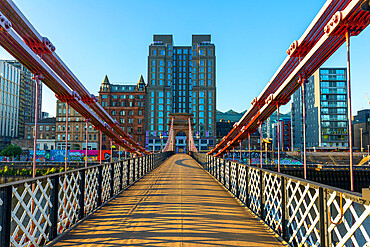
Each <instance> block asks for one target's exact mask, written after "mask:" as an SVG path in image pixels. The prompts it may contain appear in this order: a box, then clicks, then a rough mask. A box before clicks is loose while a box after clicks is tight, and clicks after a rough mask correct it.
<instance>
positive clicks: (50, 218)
mask: <svg viewBox="0 0 370 247" xmlns="http://www.w3.org/2000/svg"><path fill="white" fill-rule="evenodd" d="M172 154H173V152H163V153H158V154H151V155H146V156H138V157H136V158H130V159H124V160H120V161H116V162H112V163H104V164H97V165H93V166H89V167H86V168H85V167H83V168H78V169H74V170H71V171H65V172H62V173H55V174H50V175H46V176H41V177H36V178H30V179H25V180H19V181H16V182H10V183H6V184H1V185H0V215H1V217H0V221H1V227H0V245H1V246H10V245H14V246H30V245H33V246H40V245H45V244H49V243H51V241H54V240H55V239H57V238H59V237H61V236H62V235H63V234H65V233H66V232H68V230H70V229H71V228H73V227H74V226H76V225H77V223H78V222H80V221H81V220H83V219H85V218H86V217H88V216H89V215H91V214H93V213H94V212H95V211H96V210H98V209H99V208H100V207H102V206H104V205H105V204H106V203H107V202H108V201H109V200H111V199H113V198H114V197H115V196H117V195H118V194H119V193H121V192H122V191H124V190H125V189H127V188H128V187H129V186H131V185H133V184H134V183H135V182H136V181H138V180H139V179H140V178H141V177H143V176H144V175H145V174H147V173H149V172H150V171H152V170H153V169H155V168H156V167H158V166H159V165H160V164H162V163H163V162H164V160H166V159H167V158H168V157H170V156H171V155H172ZM25 215H27V217H25Z"/></svg>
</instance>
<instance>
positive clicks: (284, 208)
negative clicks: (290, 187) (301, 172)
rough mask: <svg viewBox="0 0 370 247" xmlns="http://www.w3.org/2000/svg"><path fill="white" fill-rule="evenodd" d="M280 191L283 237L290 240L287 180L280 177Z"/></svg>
mask: <svg viewBox="0 0 370 247" xmlns="http://www.w3.org/2000/svg"><path fill="white" fill-rule="evenodd" d="M280 186H281V187H280V189H281V205H280V207H281V235H282V238H283V239H284V240H287V239H288V227H287V224H288V218H287V216H288V214H287V213H288V212H287V205H286V198H287V194H286V187H285V178H284V177H280Z"/></svg>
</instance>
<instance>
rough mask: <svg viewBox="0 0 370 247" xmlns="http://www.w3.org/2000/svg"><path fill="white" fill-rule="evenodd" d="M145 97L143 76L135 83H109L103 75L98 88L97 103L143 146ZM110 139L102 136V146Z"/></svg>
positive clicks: (107, 146)
mask: <svg viewBox="0 0 370 247" xmlns="http://www.w3.org/2000/svg"><path fill="white" fill-rule="evenodd" d="M145 97H146V85H145V81H144V78H143V76H140V79H139V81H138V83H137V84H134V83H130V84H127V83H125V84H111V83H110V82H109V80H108V76H105V78H104V81H103V83H102V84H101V87H100V90H99V103H100V104H101V105H102V106H103V108H104V109H105V110H106V111H107V112H108V113H109V114H110V115H111V116H112V118H113V119H115V120H117V121H118V123H119V125H120V127H121V128H122V129H123V130H124V131H125V132H126V133H127V134H129V135H131V137H132V138H133V139H134V140H135V141H137V142H138V143H140V145H142V146H143V147H144V145H145V117H144V116H145ZM109 142H110V141H109V140H108V139H107V138H105V137H104V136H103V149H104V147H106V148H110V143H109Z"/></svg>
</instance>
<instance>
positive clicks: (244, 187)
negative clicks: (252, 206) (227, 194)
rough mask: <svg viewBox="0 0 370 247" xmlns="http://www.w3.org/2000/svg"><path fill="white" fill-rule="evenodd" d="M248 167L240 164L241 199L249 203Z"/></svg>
mask: <svg viewBox="0 0 370 247" xmlns="http://www.w3.org/2000/svg"><path fill="white" fill-rule="evenodd" d="M247 172H248V171H247V167H246V166H243V165H240V166H239V199H240V201H242V202H243V203H244V204H246V203H247V181H246V179H247Z"/></svg>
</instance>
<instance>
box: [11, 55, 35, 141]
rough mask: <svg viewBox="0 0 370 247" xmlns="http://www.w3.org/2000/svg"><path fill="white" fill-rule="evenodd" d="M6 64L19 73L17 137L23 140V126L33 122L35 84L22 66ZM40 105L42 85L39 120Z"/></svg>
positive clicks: (31, 76)
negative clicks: (16, 69)
mask: <svg viewBox="0 0 370 247" xmlns="http://www.w3.org/2000/svg"><path fill="white" fill-rule="evenodd" d="M7 63H9V64H11V65H13V66H14V67H16V68H18V69H19V70H20V71H21V76H20V87H19V120H18V121H19V122H18V123H19V124H18V133H19V135H18V137H19V138H25V136H24V134H25V126H26V124H27V123H31V122H34V121H35V111H36V82H35V80H34V79H33V74H32V73H31V72H30V71H29V70H28V69H27V68H26V67H25V66H23V64H21V63H20V62H18V61H16V60H8V61H7ZM41 103H42V83H40V87H39V104H38V107H39V115H38V119H41V118H42V117H41Z"/></svg>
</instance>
